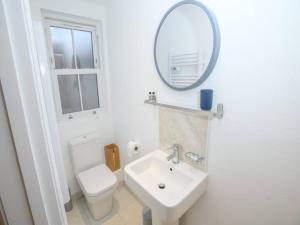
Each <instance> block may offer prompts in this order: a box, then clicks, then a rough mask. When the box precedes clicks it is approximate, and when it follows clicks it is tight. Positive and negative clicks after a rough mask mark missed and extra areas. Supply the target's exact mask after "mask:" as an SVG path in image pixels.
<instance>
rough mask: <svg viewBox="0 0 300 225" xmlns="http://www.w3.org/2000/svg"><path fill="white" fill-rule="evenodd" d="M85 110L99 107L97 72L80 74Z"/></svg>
mask: <svg viewBox="0 0 300 225" xmlns="http://www.w3.org/2000/svg"><path fill="white" fill-rule="evenodd" d="M80 85H81V97H82V104H83V110H89V109H95V108H99V95H98V84H97V74H84V75H80Z"/></svg>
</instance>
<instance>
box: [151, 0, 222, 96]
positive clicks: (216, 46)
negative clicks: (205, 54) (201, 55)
mask: <svg viewBox="0 0 300 225" xmlns="http://www.w3.org/2000/svg"><path fill="white" fill-rule="evenodd" d="M187 4H192V5H195V6H197V7H199V8H201V9H202V10H203V11H204V12H205V13H206V15H207V16H208V18H209V21H210V23H211V26H212V30H213V50H212V55H211V58H210V61H209V63H208V66H207V68H206V70H205V71H204V73H203V75H202V76H201V77H200V79H199V80H197V81H196V82H195V83H194V84H192V85H190V86H187V87H184V88H178V87H174V86H172V85H170V84H169V83H168V82H167V81H166V80H165V79H164V77H163V75H162V74H161V72H160V70H159V66H158V62H157V58H156V45H157V41H158V35H159V32H160V30H161V28H162V25H163V23H164V22H165V20H166V18H167V17H168V16H169V14H170V13H171V12H173V10H175V9H176V8H178V7H180V6H182V5H187ZM220 39H221V38H220V30H219V25H218V22H217V19H216V17H215V15H214V13H213V12H212V11H211V10H210V9H208V8H207V7H206V6H205V5H204V4H202V3H201V2H198V1H194V0H184V1H181V2H179V3H177V4H175V5H173V6H172V7H171V8H170V9H169V10H168V11H167V13H166V14H165V15H164V17H163V18H162V20H161V22H160V24H159V26H158V29H157V31H156V35H155V42H154V61H155V67H156V70H157V72H158V74H159V76H160V78H161V80H162V81H163V82H164V83H165V84H166V85H167V86H168V87H170V88H172V89H174V90H177V91H186V90H190V89H193V88H196V87H198V86H199V85H201V84H202V83H203V82H204V81H205V80H206V79H207V78H208V77H209V75H210V74H211V72H212V71H213V69H214V67H215V65H216V63H217V60H218V57H219V52H220Z"/></svg>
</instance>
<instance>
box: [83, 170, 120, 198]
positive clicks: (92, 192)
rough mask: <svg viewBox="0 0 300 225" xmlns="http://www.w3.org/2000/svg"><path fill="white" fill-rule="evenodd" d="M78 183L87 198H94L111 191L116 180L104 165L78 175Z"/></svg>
mask: <svg viewBox="0 0 300 225" xmlns="http://www.w3.org/2000/svg"><path fill="white" fill-rule="evenodd" d="M78 181H79V183H80V186H81V187H82V189H83V191H84V192H85V194H86V195H87V196H88V197H96V196H99V195H102V194H104V193H105V192H107V191H109V190H111V189H112V188H113V187H114V186H115V185H116V183H117V178H116V176H115V174H114V173H113V172H112V171H111V170H110V169H109V168H108V167H107V166H106V165H104V164H101V165H98V166H95V167H92V168H90V169H88V170H85V171H83V172H81V173H79V174H78Z"/></svg>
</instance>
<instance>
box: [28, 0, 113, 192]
mask: <svg viewBox="0 0 300 225" xmlns="http://www.w3.org/2000/svg"><path fill="white" fill-rule="evenodd" d="M41 9H47V10H53V11H56V12H61V13H66V14H70V15H74V16H80V17H85V18H90V19H95V20H101V21H103V38H104V40H103V41H104V54H103V55H104V76H105V78H104V79H103V80H104V82H105V84H104V85H103V86H104V87H108V88H107V89H105V90H104V92H103V93H105V97H104V108H105V109H104V110H103V111H102V112H101V113H100V114H99V115H97V116H93V117H89V118H86V119H73V120H68V121H59V123H58V128H59V134H60V142H61V146H62V156H63V159H64V166H65V171H66V176H67V180H68V185H69V187H70V189H71V193H72V194H75V193H77V192H78V191H79V190H80V189H79V187H78V185H77V182H76V179H75V176H74V173H73V169H72V164H71V160H70V156H69V149H68V141H69V140H70V139H71V138H73V137H77V136H80V135H83V134H87V133H91V132H99V133H100V134H101V136H102V141H103V144H104V145H105V144H110V143H112V142H113V141H114V135H113V127H112V116H111V109H110V108H111V106H110V95H109V79H108V68H107V67H106V64H107V63H106V61H105V60H106V59H107V57H106V44H105V43H106V39H105V37H106V36H105V34H106V33H105V10H104V6H102V5H101V4H99V3H98V2H96V1H92V0H89V1H84V0H76V1H72V0H54V1H53V0H31V10H32V14H33V19H34V20H36V21H41V20H42V15H41ZM102 103H103V102H101V104H102Z"/></svg>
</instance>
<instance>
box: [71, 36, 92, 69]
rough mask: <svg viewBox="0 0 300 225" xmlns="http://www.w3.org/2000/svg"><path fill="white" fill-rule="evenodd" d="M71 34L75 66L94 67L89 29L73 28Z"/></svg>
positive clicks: (80, 67)
mask: <svg viewBox="0 0 300 225" xmlns="http://www.w3.org/2000/svg"><path fill="white" fill-rule="evenodd" d="M73 34H74V45H75V51H76V60H77V68H79V69H82V68H94V54H93V41H92V33H91V32H89V31H80V30H74V31H73Z"/></svg>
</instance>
